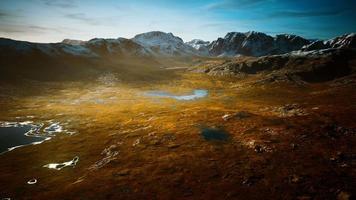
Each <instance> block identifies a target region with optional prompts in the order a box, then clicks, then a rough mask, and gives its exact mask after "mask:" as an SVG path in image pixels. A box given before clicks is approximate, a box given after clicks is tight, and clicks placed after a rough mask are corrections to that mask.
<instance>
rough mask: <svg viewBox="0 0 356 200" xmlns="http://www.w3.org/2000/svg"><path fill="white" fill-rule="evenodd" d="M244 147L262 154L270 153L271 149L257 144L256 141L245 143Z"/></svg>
mask: <svg viewBox="0 0 356 200" xmlns="http://www.w3.org/2000/svg"><path fill="white" fill-rule="evenodd" d="M244 145H245V146H247V147H248V148H250V149H253V150H254V151H255V152H257V153H263V152H272V151H273V149H272V148H270V147H268V146H266V145H264V144H261V143H260V144H257V142H256V140H250V141H248V142H246V143H244Z"/></svg>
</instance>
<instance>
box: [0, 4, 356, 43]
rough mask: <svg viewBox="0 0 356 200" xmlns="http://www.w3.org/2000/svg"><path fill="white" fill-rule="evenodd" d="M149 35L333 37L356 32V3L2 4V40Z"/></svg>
mask: <svg viewBox="0 0 356 200" xmlns="http://www.w3.org/2000/svg"><path fill="white" fill-rule="evenodd" d="M148 31H163V32H172V33H173V34H174V35H176V36H179V37H181V38H182V39H183V40H184V41H189V40H192V39H203V40H208V41H212V40H216V39H217V38H218V37H224V36H225V35H226V33H228V32H234V31H236V32H247V31H260V32H264V33H267V34H269V35H276V34H282V33H289V34H296V35H300V36H303V37H306V38H309V39H328V38H332V37H335V36H338V35H341V34H345V33H350V32H356V0H296V1H294V0H293V1H288V0H220V1H218V0H171V1H168V0H135V1H133V0H0V37H6V38H12V39H16V40H26V41H33V42H60V41H62V40H63V39H65V38H70V39H79V40H89V39H92V38H118V37H124V38H132V37H134V36H135V35H136V34H139V33H143V32H148Z"/></svg>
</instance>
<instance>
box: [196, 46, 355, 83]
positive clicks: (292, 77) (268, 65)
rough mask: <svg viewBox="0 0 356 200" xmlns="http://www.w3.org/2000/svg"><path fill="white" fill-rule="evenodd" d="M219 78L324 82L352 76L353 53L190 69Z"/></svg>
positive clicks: (341, 51)
mask: <svg viewBox="0 0 356 200" xmlns="http://www.w3.org/2000/svg"><path fill="white" fill-rule="evenodd" d="M191 70H192V71H195V72H200V73H207V74H209V75H220V76H246V75H263V77H264V78H263V79H264V81H268V82H273V81H300V80H301V81H305V82H324V81H330V80H334V79H336V78H340V77H344V76H348V75H352V74H354V73H355V72H356V50H355V49H342V48H339V49H336V48H334V49H324V50H314V51H306V52H301V51H294V52H291V53H287V54H281V55H271V56H262V57H239V58H235V59H230V60H222V61H220V62H216V61H215V62H203V63H201V64H199V65H198V66H196V67H194V68H192V69H191Z"/></svg>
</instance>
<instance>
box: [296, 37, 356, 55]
mask: <svg viewBox="0 0 356 200" xmlns="http://www.w3.org/2000/svg"><path fill="white" fill-rule="evenodd" d="M329 48H337V49H345V48H351V49H355V48H356V34H355V33H350V34H344V35H341V36H338V37H335V38H333V39H330V40H326V41H322V40H317V41H314V42H312V43H310V44H308V45H305V46H303V47H302V48H301V50H302V51H312V50H321V49H329Z"/></svg>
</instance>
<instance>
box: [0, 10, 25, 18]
mask: <svg viewBox="0 0 356 200" xmlns="http://www.w3.org/2000/svg"><path fill="white" fill-rule="evenodd" d="M17 17H21V16H20V15H17V14H14V13H12V12H9V11H5V10H0V19H1V20H3V19H12V18H17Z"/></svg>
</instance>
